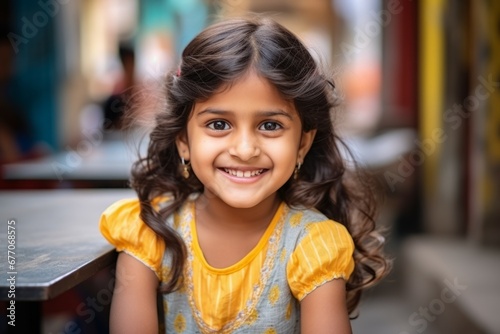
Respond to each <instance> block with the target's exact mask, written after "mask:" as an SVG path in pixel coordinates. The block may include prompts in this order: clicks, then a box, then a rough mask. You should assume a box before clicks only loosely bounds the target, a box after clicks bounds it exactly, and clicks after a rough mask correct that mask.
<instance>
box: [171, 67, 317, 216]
mask: <svg viewBox="0 0 500 334" xmlns="http://www.w3.org/2000/svg"><path fill="white" fill-rule="evenodd" d="M314 135H315V131H314V130H313V131H309V132H303V131H302V125H301V122H300V118H299V115H298V113H297V111H296V110H295V107H294V105H293V103H292V102H290V101H287V100H285V99H283V98H282V97H281V95H280V93H279V92H278V90H277V89H276V88H275V87H274V86H273V85H271V84H270V83H269V82H268V81H267V80H266V79H263V78H261V77H259V76H258V75H257V74H255V73H254V72H253V71H251V72H249V73H248V74H247V75H245V76H244V77H243V78H242V79H240V80H239V81H237V82H236V83H234V84H233V85H232V86H230V87H229V88H228V89H226V90H223V91H222V92H220V93H217V94H215V95H213V96H212V97H211V98H210V99H208V100H206V101H203V102H199V103H196V104H195V105H194V108H193V111H192V113H191V116H190V118H189V120H188V124H187V131H186V133H185V135H183V136H180V137H179V138H177V149H178V151H179V154H180V155H181V157H183V158H184V159H185V160H189V161H190V162H191V168H192V171H193V172H194V174H195V175H196V176H197V177H198V179H199V180H200V181H201V182H202V183H203V185H204V187H205V188H204V189H205V190H204V194H205V195H207V197H208V198H212V197H213V196H215V197H217V198H219V199H221V200H222V201H223V202H225V203H226V204H227V205H229V206H231V207H234V208H253V207H255V206H257V205H258V204H259V203H261V202H263V201H266V200H270V201H274V200H275V199H276V191H277V190H278V189H279V188H280V187H281V186H283V184H285V182H286V181H287V180H288V179H290V177H291V176H292V174H293V172H294V169H295V166H296V165H297V163H302V161H303V160H304V157H305V155H306V154H307V151H308V150H309V148H310V146H311V144H312V141H313V139H314Z"/></svg>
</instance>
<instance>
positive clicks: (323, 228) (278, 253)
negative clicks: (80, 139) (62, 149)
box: [100, 199, 354, 334]
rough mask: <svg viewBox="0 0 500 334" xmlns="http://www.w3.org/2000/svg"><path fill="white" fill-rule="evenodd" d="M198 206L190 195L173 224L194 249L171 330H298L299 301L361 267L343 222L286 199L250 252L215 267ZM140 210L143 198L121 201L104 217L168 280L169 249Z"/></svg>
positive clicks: (171, 313)
mask: <svg viewBox="0 0 500 334" xmlns="http://www.w3.org/2000/svg"><path fill="white" fill-rule="evenodd" d="M159 205H161V204H159ZM194 207H195V204H194V200H193V199H190V200H188V201H187V202H186V203H185V204H184V205H183V206H182V207H181V208H180V209H179V210H178V211H177V212H176V213H175V214H174V215H172V216H170V217H169V218H168V219H167V222H166V223H167V224H170V225H171V226H172V227H174V229H175V230H176V231H178V233H179V234H180V235H181V236H182V237H183V240H184V242H185V244H186V246H187V247H186V248H187V252H188V253H187V259H186V266H185V268H184V274H183V277H182V287H181V288H180V289H179V290H178V291H176V292H173V293H170V294H167V295H163V310H164V314H165V319H164V325H165V327H166V331H165V332H167V331H168V333H189V334H191V333H235V334H236V333H265V334H275V333H287V334H288V333H299V332H300V307H299V306H300V300H302V299H303V298H304V297H305V296H307V294H308V293H310V292H312V291H313V290H314V289H315V288H317V287H319V286H321V285H322V284H323V283H326V282H328V281H330V280H332V279H336V278H344V279H348V277H349V276H350V274H351V273H352V271H353V270H354V260H353V257H352V254H353V251H354V244H353V241H352V238H351V237H350V235H349V233H348V231H347V229H346V228H345V227H344V226H343V225H341V224H339V223H336V222H333V221H331V220H328V219H327V218H326V217H325V216H324V215H323V214H321V213H320V212H318V211H316V210H297V209H292V208H290V207H288V206H287V205H286V204H285V203H281V205H280V207H279V208H278V210H277V212H276V214H275V216H274V218H273V220H272V221H271V223H270V225H269V227H268V228H267V230H266V232H265V233H264V235H263V236H262V238H261V240H260V241H259V243H258V244H257V245H256V246H255V248H254V249H253V250H252V251H250V253H248V254H247V255H246V256H245V257H244V258H243V259H241V260H240V261H239V262H238V263H236V264H234V265H232V266H230V267H228V268H223V269H219V268H213V267H211V266H210V265H209V264H208V263H207V262H206V261H205V259H204V257H203V253H202V251H201V248H200V247H199V244H198V239H197V235H196V227H195V226H196V225H195V219H194V212H195V211H194ZM139 212H140V208H139V203H138V201H137V200H136V199H130V200H121V201H118V202H116V203H115V204H113V205H111V206H110V207H109V208H108V209H107V210H106V211H105V212H104V213H103V215H102V217H101V222H100V229H101V233H102V234H103V235H104V236H105V237H106V239H107V240H108V241H109V242H110V243H111V244H113V245H114V246H115V247H116V248H117V250H118V251H125V252H127V253H128V254H130V255H132V256H134V257H136V258H137V259H138V260H140V261H141V262H143V263H144V264H145V265H147V266H148V267H150V268H151V269H152V270H154V272H155V273H156V274H157V276H158V278H159V279H160V280H165V278H166V277H168V272H169V268H170V256H169V253H168V252H166V251H165V249H166V247H165V245H164V242H163V240H162V239H161V238H159V237H158V236H156V235H155V234H154V233H153V232H152V231H151V230H150V229H149V227H147V225H146V224H145V223H144V222H142V221H141V220H140V219H139Z"/></svg>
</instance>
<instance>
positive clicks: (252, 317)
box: [246, 310, 259, 325]
mask: <svg viewBox="0 0 500 334" xmlns="http://www.w3.org/2000/svg"><path fill="white" fill-rule="evenodd" d="M258 317H259V313H258V312H257V310H253V311H252V313H250V315H249V316H248V318H247V321H246V323H247V324H249V325H251V324H253V323H254V322H255V321H256V320H257V318H258Z"/></svg>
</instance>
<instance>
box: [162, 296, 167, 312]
mask: <svg viewBox="0 0 500 334" xmlns="http://www.w3.org/2000/svg"><path fill="white" fill-rule="evenodd" d="M163 313H165V314H167V313H168V302H167V301H166V300H165V299H163Z"/></svg>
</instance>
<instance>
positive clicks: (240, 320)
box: [181, 202, 288, 334]
mask: <svg viewBox="0 0 500 334" xmlns="http://www.w3.org/2000/svg"><path fill="white" fill-rule="evenodd" d="M282 205H284V204H282ZM194 209H195V208H194V202H190V203H189V205H186V206H185V211H184V212H183V213H182V218H181V219H182V221H183V222H185V223H183V226H182V229H181V231H182V236H183V239H184V242H185V243H186V246H187V249H188V252H187V253H188V254H187V257H186V264H185V266H184V278H185V284H184V287H185V288H186V289H187V291H188V293H187V297H188V301H189V305H190V306H191V310H192V312H193V317H194V319H195V321H196V323H197V324H198V327H199V329H200V331H201V332H202V333H207V334H210V333H220V334H222V333H232V332H233V331H234V330H236V329H237V328H239V327H241V326H242V325H243V324H244V323H246V322H247V320H248V318H249V317H250V316H252V313H253V311H254V310H255V308H256V306H257V303H258V301H259V299H260V297H261V296H262V292H263V291H264V289H265V287H266V285H267V281H268V279H269V276H270V275H271V273H272V269H273V267H274V260H275V259H276V255H277V254H278V248H279V244H280V239H281V234H282V231H283V227H284V223H285V218H286V217H287V216H288V207H287V206H284V207H283V212H281V213H280V218H279V221H278V223H277V224H276V228H275V229H274V231H273V233H272V234H271V236H270V237H269V246H268V249H267V253H266V257H265V260H264V263H263V265H262V269H261V271H260V280H259V281H258V283H256V284H255V285H254V287H253V291H252V292H251V294H250V298H249V300H248V301H247V302H246V305H245V307H244V308H243V309H242V310H241V311H240V312H238V314H237V316H236V318H234V319H233V320H230V321H228V322H227V323H226V324H225V325H224V326H223V327H222V328H220V329H214V328H212V327H210V326H209V325H207V323H206V322H205V321H204V320H203V317H202V314H201V311H200V310H199V309H198V308H197V307H196V302H195V300H194V296H193V293H192V291H193V290H194V283H193V272H192V270H191V268H192V263H193V259H194V255H193V252H192V249H193V245H192V244H193V238H192V236H191V233H190V226H191V223H192V221H193V219H194ZM278 293H279V291H278ZM272 330H273V331H274V329H272ZM270 333H275V331H274V332H270Z"/></svg>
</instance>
